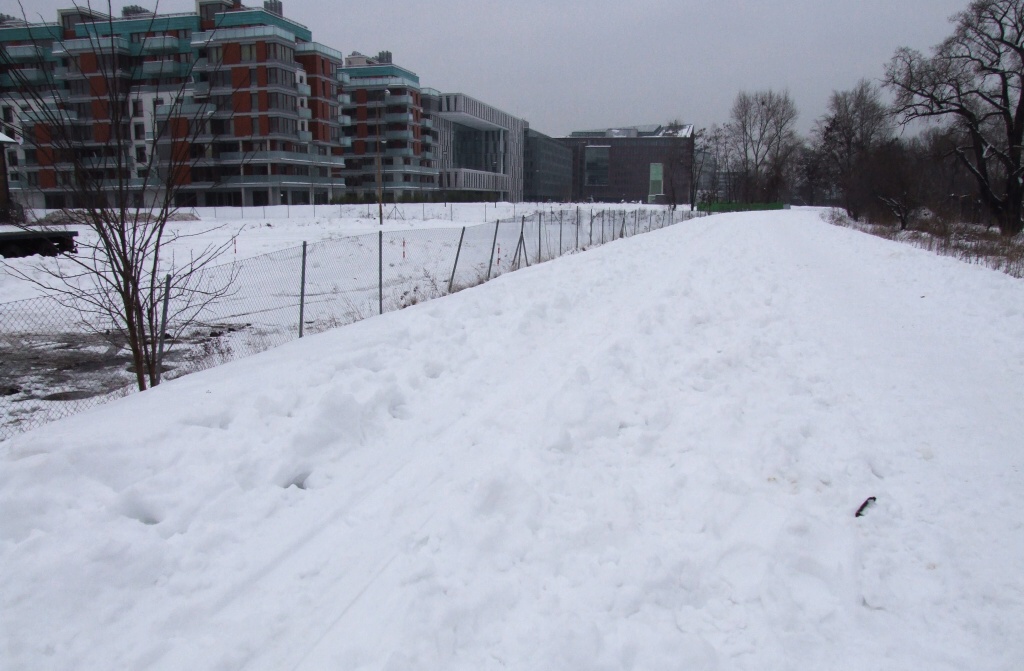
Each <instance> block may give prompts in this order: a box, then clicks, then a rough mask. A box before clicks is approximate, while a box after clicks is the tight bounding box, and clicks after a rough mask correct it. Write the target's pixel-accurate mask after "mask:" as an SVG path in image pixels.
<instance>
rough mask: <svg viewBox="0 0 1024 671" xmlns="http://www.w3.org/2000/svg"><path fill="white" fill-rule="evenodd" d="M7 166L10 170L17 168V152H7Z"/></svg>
mask: <svg viewBox="0 0 1024 671" xmlns="http://www.w3.org/2000/svg"><path fill="white" fill-rule="evenodd" d="M7 165H9V166H11V167H12V168H16V167H18V152H16V151H9V152H7Z"/></svg>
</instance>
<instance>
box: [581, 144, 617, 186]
mask: <svg viewBox="0 0 1024 671" xmlns="http://www.w3.org/2000/svg"><path fill="white" fill-rule="evenodd" d="M610 154H611V147H607V146H604V147H600V146H598V147H586V148H585V151H584V161H585V163H586V165H585V171H584V176H585V177H584V180H585V184H586V185H587V186H608V164H609V155H610Z"/></svg>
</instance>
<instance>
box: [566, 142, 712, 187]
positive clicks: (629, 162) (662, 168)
mask: <svg viewBox="0 0 1024 671" xmlns="http://www.w3.org/2000/svg"><path fill="white" fill-rule="evenodd" d="M560 142H562V143H563V144H565V145H566V146H568V147H569V148H571V149H572V199H573V200H575V201H588V200H593V201H598V202H620V201H628V202H637V201H642V202H645V203H674V204H684V203H689V202H690V180H691V178H692V175H693V169H692V168H693V126H681V127H674V128H669V127H666V126H641V127H631V128H612V129H607V130H598V131H579V132H575V133H573V134H572V135H571V136H570V137H568V138H562V139H561V140H560Z"/></svg>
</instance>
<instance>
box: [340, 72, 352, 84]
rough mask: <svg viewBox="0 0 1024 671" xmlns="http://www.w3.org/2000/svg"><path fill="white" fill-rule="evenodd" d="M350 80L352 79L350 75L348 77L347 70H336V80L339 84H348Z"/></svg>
mask: <svg viewBox="0 0 1024 671" xmlns="http://www.w3.org/2000/svg"><path fill="white" fill-rule="evenodd" d="M351 81H352V77H350V76H349V74H348V73H347V72H343V71H342V70H338V82H339V83H341V84H348V83H349V82H351Z"/></svg>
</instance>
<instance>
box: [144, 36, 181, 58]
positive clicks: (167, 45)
mask: <svg viewBox="0 0 1024 671" xmlns="http://www.w3.org/2000/svg"><path fill="white" fill-rule="evenodd" d="M188 48H189V44H188V42H187V41H183V40H179V39H178V38H177V37H173V36H171V35H161V36H160V37H147V38H146V39H145V40H144V41H143V42H142V53H144V54H172V53H175V52H177V51H182V50H183V49H188Z"/></svg>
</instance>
